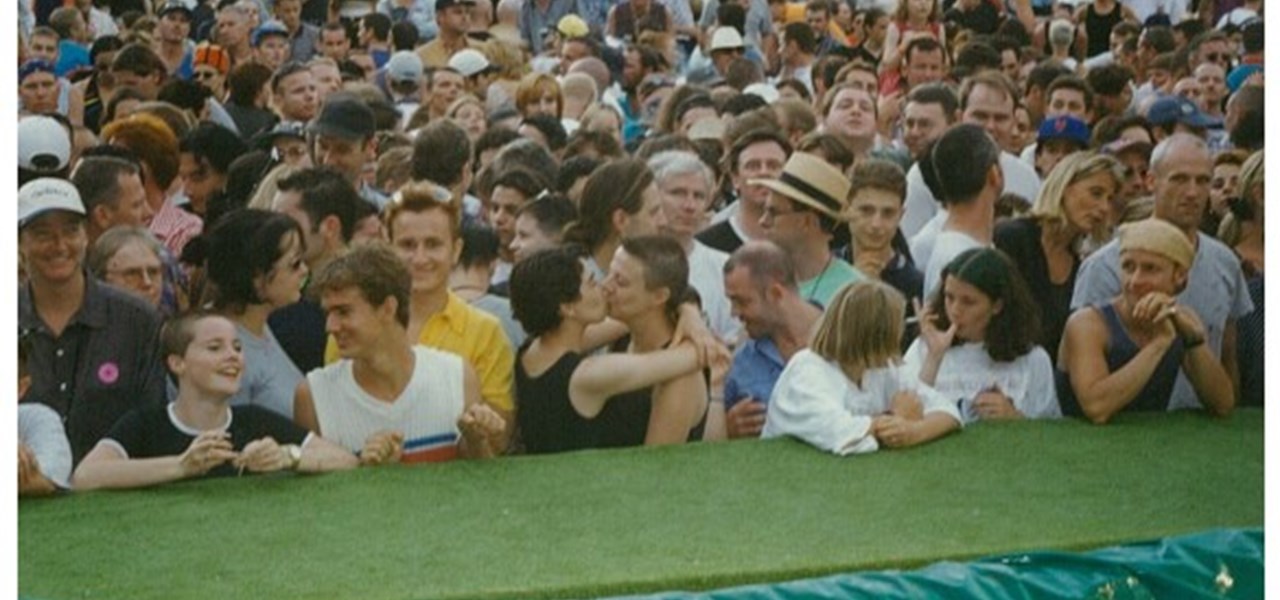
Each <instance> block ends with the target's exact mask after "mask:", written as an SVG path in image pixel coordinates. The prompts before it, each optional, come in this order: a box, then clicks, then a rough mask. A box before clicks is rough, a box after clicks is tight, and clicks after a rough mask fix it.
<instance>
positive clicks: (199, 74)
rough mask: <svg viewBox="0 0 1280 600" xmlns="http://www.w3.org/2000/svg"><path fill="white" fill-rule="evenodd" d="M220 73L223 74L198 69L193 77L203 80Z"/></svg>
mask: <svg viewBox="0 0 1280 600" xmlns="http://www.w3.org/2000/svg"><path fill="white" fill-rule="evenodd" d="M219 75H221V73H219V72H217V71H196V72H195V74H194V75H193V77H194V78H196V79H201V80H203V79H213V78H215V77H217V76H219Z"/></svg>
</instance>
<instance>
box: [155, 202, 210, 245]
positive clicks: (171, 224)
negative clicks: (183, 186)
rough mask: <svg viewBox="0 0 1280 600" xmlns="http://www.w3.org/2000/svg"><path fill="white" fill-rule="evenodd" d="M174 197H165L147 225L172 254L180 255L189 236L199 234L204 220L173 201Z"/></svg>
mask: <svg viewBox="0 0 1280 600" xmlns="http://www.w3.org/2000/svg"><path fill="white" fill-rule="evenodd" d="M175 199H176V197H169V198H166V199H165V201H164V204H163V205H161V206H160V210H158V211H156V214H155V216H154V217H152V218H151V224H150V225H149V226H148V227H147V228H148V229H150V230H151V233H153V234H155V236H156V238H157V239H159V240H160V243H162V244H164V246H165V247H166V248H168V249H169V251H170V252H172V253H173V255H174V256H182V249H183V248H185V247H186V245H187V242H189V241H191V238H193V237H196V236H197V235H200V232H201V231H202V230H203V229H204V221H203V220H201V219H200V217H198V216H196V215H193V214H191V213H189V212H187V211H185V210H183V209H182V207H180V206H178V205H177V203H176V202H175Z"/></svg>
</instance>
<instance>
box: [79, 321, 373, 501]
mask: <svg viewBox="0 0 1280 600" xmlns="http://www.w3.org/2000/svg"><path fill="white" fill-rule="evenodd" d="M160 337H161V344H162V345H163V347H164V354H165V362H166V365H167V366H168V368H169V371H170V373H172V374H173V375H174V377H175V378H176V379H177V381H178V398H177V400H176V401H174V402H173V403H171V404H167V405H155V406H148V407H145V408H140V409H137V410H135V411H133V412H131V413H129V414H127V415H125V417H124V418H122V419H121V420H120V421H119V422H117V423H116V424H115V426H113V427H112V428H111V430H110V431H109V432H108V433H107V435H106V436H105V437H104V438H103V439H102V441H100V442H98V444H97V446H95V447H94V449H93V450H92V451H90V452H89V454H88V456H85V458H84V460H83V461H82V462H81V463H80V466H79V467H77V468H76V471H75V474H74V475H73V476H72V486H73V487H75V488H77V489H81V490H87V489H95V488H134V487H145V486H150V485H156V484H160V483H167V482H170V481H177V480H180V479H188V478H194V477H229V476H231V475H234V474H236V472H237V469H238V470H239V472H240V473H243V472H244V471H245V470H248V471H250V472H254V473H267V472H273V471H281V470H293V471H302V472H322V471H333V470H338V469H349V468H353V467H355V466H356V465H357V460H356V457H355V455H353V454H351V453H349V452H347V451H346V450H344V449H342V448H341V447H339V446H337V445H335V444H333V443H332V442H329V441H326V440H325V439H323V438H321V437H320V436H318V435H315V434H312V433H309V432H307V430H305V429H303V428H301V427H299V426H297V425H294V424H293V423H292V422H291V421H289V420H288V419H286V418H284V417H282V416H280V415H278V414H276V413H273V412H271V411H269V410H265V409H263V408H259V407H256V406H236V407H231V406H230V405H229V403H230V399H231V398H232V396H234V395H235V394H236V392H237V391H238V390H239V389H240V385H241V373H242V372H243V370H244V366H245V363H244V356H243V354H242V352H241V347H240V341H239V339H238V334H237V330H236V325H235V324H234V323H232V322H231V321H229V320H227V319H226V318H223V317H220V316H217V315H213V314H208V313H196V314H190V315H185V316H182V317H177V318H175V319H173V320H172V321H170V322H169V323H168V324H166V325H165V328H164V329H163V330H162V332H161V336H160Z"/></svg>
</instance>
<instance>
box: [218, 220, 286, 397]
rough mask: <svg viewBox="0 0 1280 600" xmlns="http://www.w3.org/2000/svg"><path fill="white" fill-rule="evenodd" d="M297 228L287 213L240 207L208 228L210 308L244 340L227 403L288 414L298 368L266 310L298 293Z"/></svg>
mask: <svg viewBox="0 0 1280 600" xmlns="http://www.w3.org/2000/svg"><path fill="white" fill-rule="evenodd" d="M302 240H303V237H302V229H301V228H300V227H299V226H298V223H297V221H295V220H294V219H293V218H291V217H289V216H287V215H284V214H281V213H275V212H268V211H262V210H253V209H246V210H241V211H237V212H234V213H231V214H228V215H227V216H226V217H224V218H222V219H221V220H219V221H218V223H217V224H216V225H214V227H213V230H212V231H210V232H209V239H208V244H207V250H208V260H207V263H206V264H207V267H206V268H207V272H208V277H209V281H210V283H212V284H213V287H214V288H215V290H216V291H215V292H214V294H213V307H214V310H216V311H218V312H220V313H222V314H223V315H225V316H226V317H227V318H229V319H231V320H232V322H234V323H235V325H236V329H237V330H238V331H239V333H240V337H239V341H240V343H241V344H242V345H243V346H244V349H245V356H246V358H247V360H246V372H245V377H244V384H243V385H242V386H241V389H240V391H239V392H238V393H236V394H235V395H234V396H233V397H232V398H231V399H230V403H231V404H253V405H257V406H261V407H264V408H267V409H270V410H273V411H275V412H277V413H279V414H281V415H283V416H285V417H292V416H293V393H294V390H295V389H296V388H297V387H298V383H299V382H301V381H302V371H300V370H299V369H298V367H297V366H295V365H294V364H293V361H291V360H290V359H289V356H288V355H287V354H285V353H284V350H283V349H281V347H280V344H279V342H277V341H276V339H275V334H274V333H272V331H271V327H270V326H269V325H267V316H268V315H270V314H271V312H272V311H274V310H276V309H278V308H282V307H284V306H288V305H290V304H293V303H295V302H297V301H298V300H299V298H300V297H301V295H302V294H301V290H302V286H303V283H304V282H305V281H306V278H307V265H306V263H305V262H304V261H303V260H302V253H303V245H302Z"/></svg>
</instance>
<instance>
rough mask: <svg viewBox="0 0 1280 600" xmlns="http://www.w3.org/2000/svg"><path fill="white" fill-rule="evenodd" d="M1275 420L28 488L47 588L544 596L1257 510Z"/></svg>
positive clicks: (1241, 517) (925, 554)
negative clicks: (868, 450) (61, 490)
mask: <svg viewBox="0 0 1280 600" xmlns="http://www.w3.org/2000/svg"><path fill="white" fill-rule="evenodd" d="M1262 522H1263V419H1262V413H1261V412H1259V411H1240V412H1239V413H1237V414H1236V415H1235V416H1233V417H1231V418H1229V419H1225V420H1215V419H1210V418H1208V417H1204V416H1202V415H1197V414H1173V415H1154V416H1141V417H1125V418H1121V419H1119V420H1118V421H1116V422H1115V423H1113V424H1111V425H1109V426H1106V427H1094V426H1089V425H1085V424H1083V423H1081V422H1078V421H1061V422H1025V423H1000V424H982V425H977V426H974V427H971V428H969V429H968V430H966V431H965V432H963V433H960V434H957V435H953V436H951V437H949V438H947V439H944V440H941V441H939V442H936V443H933V444H930V445H927V446H925V447H922V448H916V449H912V450H907V451H897V452H881V453H878V454H874V455H870V456H857V457H850V458H838V457H833V456H829V455H824V454H822V453H819V452H818V451H816V450H813V449H811V448H809V447H808V446H805V445H802V444H800V443H798V442H794V441H791V440H774V441H768V442H759V441H748V442H731V443H718V444H700V445H689V446H681V447H669V448H657V449H634V450H619V451H597V452H581V453H576V454H570V455H561V456H552V457H520V458H509V459H501V460H493V461H486V462H469V463H468V462H458V463H454V464H449V465H437V466H424V467H412V468H410V467H390V468H383V469H373V470H359V471H354V472H350V473H341V474H334V475H325V476H319V477H289V476H280V477H246V478H244V479H238V480H221V481H208V482H191V483H182V484H176V485H170V486H167V487H163V488H157V489H152V490H142V491H134V492H102V493H93V494H84V495H79V496H72V497H66V498H59V499H54V500H41V501H24V502H22V503H21V504H20V508H19V563H18V564H19V589H20V591H21V592H22V593H23V594H27V595H31V596H33V597H39V598H47V599H53V598H130V599H132V598H166V599H169V598H220V599H230V598H361V599H374V598H463V597H476V598H505V597H510V598H536V597H564V596H569V597H585V596H597V595H609V594H621V593H640V592H652V591H660V590H666V589H708V588H716V587H724V586H730V585H740V584H747V583H758V582H767V581H781V580H787V579H795V578H801V577H812V576H817V575H824V574H829V573H836V572H848V571H857V570H864V569H885V568H911V567H917V566H920V565H923V564H927V563H930V562H933V561H937V560H942V559H967V558H975V557H980V556H987V555H991V554H999V553H1006V552H1016V551H1022V550H1032V549H1062V550H1083V549H1088V548H1095V547H1100V546H1105V545H1112V544H1118V543H1124V542H1126V541H1131V540H1137V539H1149V538H1156V537H1162V536H1167V535H1176V534H1181V533H1188V532H1193V531H1199V530H1203V529H1208V528H1212V527H1249V526H1261V525H1262Z"/></svg>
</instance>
